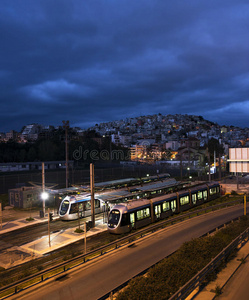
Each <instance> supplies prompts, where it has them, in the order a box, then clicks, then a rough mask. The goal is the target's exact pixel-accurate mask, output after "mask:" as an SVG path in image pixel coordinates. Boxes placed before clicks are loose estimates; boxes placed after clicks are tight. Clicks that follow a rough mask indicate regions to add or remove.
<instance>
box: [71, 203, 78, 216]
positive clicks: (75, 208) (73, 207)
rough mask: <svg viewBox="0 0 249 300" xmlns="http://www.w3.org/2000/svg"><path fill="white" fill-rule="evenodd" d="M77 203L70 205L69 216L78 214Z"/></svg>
mask: <svg viewBox="0 0 249 300" xmlns="http://www.w3.org/2000/svg"><path fill="white" fill-rule="evenodd" d="M78 210H79V208H78V203H73V204H71V208H70V214H76V213H78Z"/></svg>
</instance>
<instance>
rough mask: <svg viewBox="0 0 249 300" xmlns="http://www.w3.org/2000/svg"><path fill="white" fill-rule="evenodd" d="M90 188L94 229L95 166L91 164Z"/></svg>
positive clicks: (93, 225)
mask: <svg viewBox="0 0 249 300" xmlns="http://www.w3.org/2000/svg"><path fill="white" fill-rule="evenodd" d="M90 187H91V215H92V228H94V227H95V203H94V202H95V201H94V164H92V163H91V164H90Z"/></svg>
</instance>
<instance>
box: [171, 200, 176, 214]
mask: <svg viewBox="0 0 249 300" xmlns="http://www.w3.org/2000/svg"><path fill="white" fill-rule="evenodd" d="M170 206H171V210H172V211H175V210H176V200H174V201H171V202H170Z"/></svg>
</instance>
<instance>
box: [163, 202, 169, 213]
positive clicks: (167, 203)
mask: <svg viewBox="0 0 249 300" xmlns="http://www.w3.org/2000/svg"><path fill="white" fill-rule="evenodd" d="M167 210H169V202H166V201H165V202H163V211H167Z"/></svg>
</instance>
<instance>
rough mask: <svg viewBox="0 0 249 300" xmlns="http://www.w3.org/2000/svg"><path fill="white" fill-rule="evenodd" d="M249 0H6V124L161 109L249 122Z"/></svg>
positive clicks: (0, 75)
mask: <svg viewBox="0 0 249 300" xmlns="http://www.w3.org/2000/svg"><path fill="white" fill-rule="evenodd" d="M248 15H249V4H248V1H244V0H226V1H223V0H222V1H221V0H209V1H206V0H205V1H203V0H188V1H182V0H174V1H172V0H137V1H134V0H53V1H51V0H1V1H0V41H1V46H0V104H1V109H0V117H1V123H0V131H8V130H11V129H15V130H18V131H19V130H20V129H21V127H22V126H23V125H26V124H30V123H39V124H43V125H48V124H51V125H61V124H62V120H70V124H71V126H80V127H82V128H87V127H89V126H91V125H92V124H95V123H101V122H105V121H111V120H119V119H122V118H126V117H135V116H140V115H147V114H154V113H162V114H176V113H178V114H194V115H201V116H203V117H204V118H206V119H208V120H210V121H214V122H217V123H218V124H220V125H223V124H225V125H235V126H241V127H249V124H248V123H249V121H248V115H249V114H248V112H249V96H248V95H249V93H248V92H249V35H248V28H249V18H248Z"/></svg>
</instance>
